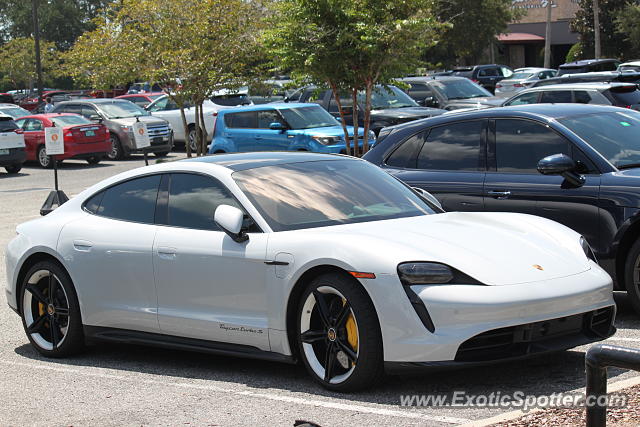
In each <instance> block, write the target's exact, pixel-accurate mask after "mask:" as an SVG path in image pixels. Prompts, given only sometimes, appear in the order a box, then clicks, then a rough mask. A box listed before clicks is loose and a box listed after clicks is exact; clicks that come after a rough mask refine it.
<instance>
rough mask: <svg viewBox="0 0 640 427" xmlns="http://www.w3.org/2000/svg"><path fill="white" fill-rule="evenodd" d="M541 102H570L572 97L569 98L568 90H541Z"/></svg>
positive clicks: (569, 92)
mask: <svg viewBox="0 0 640 427" xmlns="http://www.w3.org/2000/svg"><path fill="white" fill-rule="evenodd" d="M540 102H541V103H556V104H558V103H571V102H573V99H572V98H571V91H570V90H550V91H547V92H542V96H541V97H540Z"/></svg>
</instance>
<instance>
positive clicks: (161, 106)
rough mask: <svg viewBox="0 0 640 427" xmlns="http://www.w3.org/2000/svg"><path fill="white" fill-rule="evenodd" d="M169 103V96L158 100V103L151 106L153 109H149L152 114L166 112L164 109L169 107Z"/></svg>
mask: <svg viewBox="0 0 640 427" xmlns="http://www.w3.org/2000/svg"><path fill="white" fill-rule="evenodd" d="M168 102H169V97H168V96H165V97H164V98H160V99H158V102H156V103H155V104H153V105H152V106H151V108H149V111H151V112H156V111H164V109H165V108H166V107H167V103H168Z"/></svg>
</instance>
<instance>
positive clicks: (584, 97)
mask: <svg viewBox="0 0 640 427" xmlns="http://www.w3.org/2000/svg"><path fill="white" fill-rule="evenodd" d="M573 98H574V102H576V103H578V104H588V103H589V102H591V97H590V96H589V92H587V91H586V90H575V91H573Z"/></svg>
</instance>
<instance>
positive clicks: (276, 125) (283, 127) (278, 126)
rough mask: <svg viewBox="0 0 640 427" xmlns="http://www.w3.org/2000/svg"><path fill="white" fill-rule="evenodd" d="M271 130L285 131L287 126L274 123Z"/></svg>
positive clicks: (270, 126) (270, 127)
mask: <svg viewBox="0 0 640 427" xmlns="http://www.w3.org/2000/svg"><path fill="white" fill-rule="evenodd" d="M269 129H271V130H285V129H286V126H285V125H284V124H282V123H279V122H273V123H271V124H270V125H269Z"/></svg>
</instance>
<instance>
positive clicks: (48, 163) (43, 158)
mask: <svg viewBox="0 0 640 427" xmlns="http://www.w3.org/2000/svg"><path fill="white" fill-rule="evenodd" d="M37 158H38V164H39V165H40V166H42V167H43V168H50V167H53V160H52V159H51V156H47V149H46V148H45V146H44V145H41V146H40V147H39V148H38V156H37Z"/></svg>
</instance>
